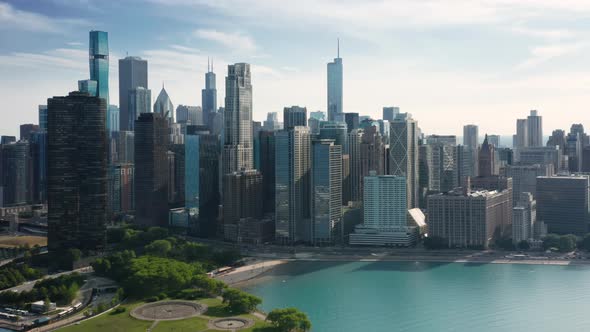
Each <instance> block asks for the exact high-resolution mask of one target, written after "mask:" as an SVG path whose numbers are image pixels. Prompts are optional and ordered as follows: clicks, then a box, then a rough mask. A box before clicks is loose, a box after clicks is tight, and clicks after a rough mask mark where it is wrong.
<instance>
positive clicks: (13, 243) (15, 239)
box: [0, 236, 47, 248]
mask: <svg viewBox="0 0 590 332" xmlns="http://www.w3.org/2000/svg"><path fill="white" fill-rule="evenodd" d="M26 244H28V245H29V246H30V247H31V248H32V247H33V246H35V245H38V246H40V247H44V246H46V245H47V238H46V237H43V236H0V248H14V247H19V246H24V245H26Z"/></svg>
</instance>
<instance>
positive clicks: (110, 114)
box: [107, 105, 120, 137]
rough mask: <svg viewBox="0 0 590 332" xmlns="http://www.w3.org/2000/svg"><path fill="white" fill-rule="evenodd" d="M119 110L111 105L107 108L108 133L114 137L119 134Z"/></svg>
mask: <svg viewBox="0 0 590 332" xmlns="http://www.w3.org/2000/svg"><path fill="white" fill-rule="evenodd" d="M119 112H120V110H119V108H118V107H117V106H116V105H109V106H108V108H107V133H108V134H109V135H110V137H112V136H113V135H114V134H116V133H118V132H119V128H120V126H119V121H120V116H119Z"/></svg>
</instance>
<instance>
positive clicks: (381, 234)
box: [350, 171, 416, 246]
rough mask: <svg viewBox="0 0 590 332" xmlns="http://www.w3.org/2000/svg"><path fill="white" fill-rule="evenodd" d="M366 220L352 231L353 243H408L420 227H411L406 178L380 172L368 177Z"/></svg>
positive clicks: (378, 244) (377, 244) (364, 194)
mask: <svg viewBox="0 0 590 332" xmlns="http://www.w3.org/2000/svg"><path fill="white" fill-rule="evenodd" d="M363 196H364V197H363V208H364V223H363V224H362V225H359V226H357V227H356V228H355V231H354V233H352V234H350V244H351V245H373V246H408V245H411V244H412V243H413V242H414V241H415V238H416V228H415V227H408V214H407V213H408V210H407V201H406V200H407V198H406V197H407V191H406V178H405V177H403V176H395V175H376V172H375V171H371V172H370V175H369V176H366V177H365V179H364V193H363Z"/></svg>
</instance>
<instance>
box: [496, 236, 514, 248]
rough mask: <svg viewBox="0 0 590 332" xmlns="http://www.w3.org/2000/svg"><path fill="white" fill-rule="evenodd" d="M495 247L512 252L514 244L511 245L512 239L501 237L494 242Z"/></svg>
mask: <svg viewBox="0 0 590 332" xmlns="http://www.w3.org/2000/svg"><path fill="white" fill-rule="evenodd" d="M496 246H497V247H498V248H500V249H503V250H513V249H514V244H513V243H512V239H511V238H508V237H502V238H499V239H497V240H496Z"/></svg>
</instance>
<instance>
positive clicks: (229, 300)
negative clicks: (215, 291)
mask: <svg viewBox="0 0 590 332" xmlns="http://www.w3.org/2000/svg"><path fill="white" fill-rule="evenodd" d="M222 296H223V303H226V304H227V306H228V308H229V309H230V310H231V311H232V312H233V313H236V314H245V313H250V312H252V311H254V310H256V307H257V306H258V305H260V304H261V303H262V299H260V298H259V297H257V296H254V295H251V294H248V293H246V292H243V291H241V290H239V289H234V288H229V289H226V290H225V292H223V295H222Z"/></svg>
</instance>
